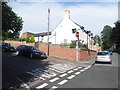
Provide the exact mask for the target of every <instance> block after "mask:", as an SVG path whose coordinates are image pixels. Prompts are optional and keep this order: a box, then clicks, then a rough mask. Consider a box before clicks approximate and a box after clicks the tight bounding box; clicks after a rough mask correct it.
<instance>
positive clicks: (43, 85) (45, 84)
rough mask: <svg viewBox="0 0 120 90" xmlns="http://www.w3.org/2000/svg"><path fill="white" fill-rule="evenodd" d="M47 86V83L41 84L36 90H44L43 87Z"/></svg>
mask: <svg viewBox="0 0 120 90" xmlns="http://www.w3.org/2000/svg"><path fill="white" fill-rule="evenodd" d="M47 85H48V84H47V83H44V84H42V85H40V86H38V87H36V88H37V89H41V88H44V87H46V86H47Z"/></svg>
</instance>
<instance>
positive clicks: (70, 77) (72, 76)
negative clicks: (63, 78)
mask: <svg viewBox="0 0 120 90" xmlns="http://www.w3.org/2000/svg"><path fill="white" fill-rule="evenodd" d="M74 77H75V75H71V76H69V77H68V78H67V79H72V78H74Z"/></svg>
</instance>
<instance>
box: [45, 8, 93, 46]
mask: <svg viewBox="0 0 120 90" xmlns="http://www.w3.org/2000/svg"><path fill="white" fill-rule="evenodd" d="M72 29H76V30H77V31H78V32H79V39H80V40H81V42H82V43H83V44H87V43H88V46H89V48H91V46H92V44H91V46H90V40H92V38H91V37H92V36H91V35H88V34H87V31H86V30H84V27H83V26H81V25H79V24H77V23H75V22H74V21H72V20H71V19H70V11H69V10H67V9H65V11H64V16H63V19H62V21H61V22H60V24H59V25H58V26H57V27H56V28H55V30H53V32H52V33H51V35H50V37H49V42H51V43H52V44H61V43H71V41H74V40H77V37H76V34H75V33H72ZM46 39H47V38H46V37H44V40H46ZM44 40H43V41H44ZM87 40H88V41H87ZM92 41H93V40H92ZM45 42H46V41H45Z"/></svg>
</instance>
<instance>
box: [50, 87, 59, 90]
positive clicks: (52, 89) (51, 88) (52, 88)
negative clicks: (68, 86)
mask: <svg viewBox="0 0 120 90" xmlns="http://www.w3.org/2000/svg"><path fill="white" fill-rule="evenodd" d="M53 88H54V89H56V88H58V87H56V86H52V87H51V89H49V90H53Z"/></svg>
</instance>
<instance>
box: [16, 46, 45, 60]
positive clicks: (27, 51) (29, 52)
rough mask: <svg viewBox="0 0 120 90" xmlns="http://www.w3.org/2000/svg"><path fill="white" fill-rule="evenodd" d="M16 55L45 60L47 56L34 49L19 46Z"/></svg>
mask: <svg viewBox="0 0 120 90" xmlns="http://www.w3.org/2000/svg"><path fill="white" fill-rule="evenodd" d="M16 55H23V56H27V57H30V58H41V59H47V56H46V54H45V53H44V52H41V51H39V50H38V49H37V48H36V47H33V46H27V45H20V46H18V47H17V48H16Z"/></svg>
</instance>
